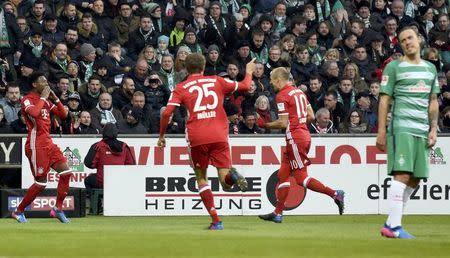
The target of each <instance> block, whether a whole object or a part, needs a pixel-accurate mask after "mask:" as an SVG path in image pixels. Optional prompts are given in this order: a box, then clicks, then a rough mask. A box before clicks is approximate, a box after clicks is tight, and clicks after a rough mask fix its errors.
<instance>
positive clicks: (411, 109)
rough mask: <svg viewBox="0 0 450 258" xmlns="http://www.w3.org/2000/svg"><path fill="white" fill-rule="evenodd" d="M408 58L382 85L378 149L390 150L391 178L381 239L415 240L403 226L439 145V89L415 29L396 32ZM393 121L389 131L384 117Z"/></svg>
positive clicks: (399, 62) (388, 70) (390, 68)
mask: <svg viewBox="0 0 450 258" xmlns="http://www.w3.org/2000/svg"><path fill="white" fill-rule="evenodd" d="M398 39H399V44H400V46H401V47H402V49H403V53H404V57H402V58H400V59H398V60H395V61H392V62H391V63H389V64H388V65H387V66H386V67H385V69H384V71H383V77H382V81H381V90H380V95H381V96H380V102H379V109H378V121H379V124H378V136H377V143H376V144H377V147H378V148H379V149H380V150H382V151H384V150H386V146H387V154H388V158H387V163H388V174H389V175H391V176H393V177H394V178H393V180H392V183H391V187H390V189H389V193H388V202H389V216H388V218H387V220H386V223H385V224H384V227H383V228H382V229H381V235H382V236H384V237H389V238H406V239H408V238H415V237H414V236H413V235H411V234H410V233H408V232H407V231H406V230H405V229H403V227H402V215H403V211H404V208H405V206H406V203H407V201H408V200H409V197H410V195H411V193H412V192H413V190H414V189H415V188H416V187H417V186H418V185H419V183H420V180H421V179H424V178H428V164H429V151H430V148H431V147H433V146H434V145H435V143H436V138H437V120H438V114H439V106H438V102H437V95H436V94H437V93H439V86H438V80H437V74H436V68H435V66H434V65H433V64H431V63H429V62H427V61H425V60H423V59H421V58H420V43H421V40H420V38H419V36H418V32H417V30H416V29H415V28H413V27H405V28H403V29H402V30H401V31H400V32H399V34H398ZM389 108H391V112H392V119H391V121H390V123H389V125H388V128H387V133H386V127H387V124H386V118H387V113H388V109H389Z"/></svg>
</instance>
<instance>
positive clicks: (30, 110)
mask: <svg viewBox="0 0 450 258" xmlns="http://www.w3.org/2000/svg"><path fill="white" fill-rule="evenodd" d="M22 105H23V106H24V109H25V113H27V114H28V115H30V116H32V117H34V118H36V117H38V116H40V115H41V109H42V108H43V107H44V105H45V99H44V98H40V99H39V102H38V103H37V104H36V105H32V104H31V102H30V100H29V99H26V100H24V102H23V104H22Z"/></svg>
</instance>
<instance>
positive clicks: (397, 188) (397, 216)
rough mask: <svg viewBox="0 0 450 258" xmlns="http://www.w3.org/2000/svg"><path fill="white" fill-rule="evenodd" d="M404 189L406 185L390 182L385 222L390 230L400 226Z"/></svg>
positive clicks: (394, 181)
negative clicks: (387, 214)
mask: <svg viewBox="0 0 450 258" xmlns="http://www.w3.org/2000/svg"><path fill="white" fill-rule="evenodd" d="M405 189H406V185H405V184H404V183H402V182H400V181H396V180H392V183H391V187H390V188H389V194H388V202H389V216H388V218H387V221H386V224H387V225H388V226H390V227H391V228H395V227H398V226H401V225H402V215H403V204H404V202H403V199H404V194H405ZM408 198H409V195H408Z"/></svg>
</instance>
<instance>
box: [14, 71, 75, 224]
mask: <svg viewBox="0 0 450 258" xmlns="http://www.w3.org/2000/svg"><path fill="white" fill-rule="evenodd" d="M29 80H30V83H31V85H32V89H31V91H30V93H28V94H27V95H26V96H25V97H23V99H22V109H21V110H22V111H21V112H22V115H23V116H24V117H25V122H26V125H27V128H28V137H27V141H26V144H25V155H26V156H27V158H28V160H29V162H30V165H31V172H32V173H33V177H34V180H35V182H34V184H32V185H31V186H30V188H28V191H27V193H26V195H25V197H24V198H23V200H22V201H21V202H20V204H19V206H18V207H17V209H16V210H15V211H14V212H13V213H12V214H11V217H12V218H14V219H15V220H17V221H18V222H19V223H27V222H28V221H27V219H26V217H25V214H24V210H25V208H26V207H27V206H28V205H30V204H31V203H32V202H33V201H34V199H35V198H36V196H37V195H38V194H39V193H40V192H42V191H43V190H44V189H45V187H46V186H47V174H48V172H49V171H50V168H53V169H54V170H56V172H58V174H59V182H58V190H57V192H58V194H57V196H56V205H55V207H53V208H52V210H51V211H50V215H51V216H52V217H56V218H57V219H58V220H59V221H61V222H62V223H69V222H70V221H69V219H68V218H66V215H65V214H64V212H63V210H62V204H63V201H64V199H65V198H66V196H67V192H68V190H69V180H70V177H71V175H72V170H71V169H70V168H69V166H68V164H67V160H66V158H65V157H64V155H63V154H62V152H61V150H60V149H59V147H58V146H57V145H56V144H54V143H53V141H52V139H51V138H50V125H51V116H50V115H51V114H53V115H56V116H58V117H60V118H61V119H65V118H66V117H67V111H66V109H65V108H64V106H63V105H62V104H61V101H60V100H59V99H58V97H57V96H56V95H55V93H54V92H53V91H52V90H51V89H50V86H49V85H48V81H47V78H45V75H44V73H42V72H34V73H32V74H31V75H30V78H29Z"/></svg>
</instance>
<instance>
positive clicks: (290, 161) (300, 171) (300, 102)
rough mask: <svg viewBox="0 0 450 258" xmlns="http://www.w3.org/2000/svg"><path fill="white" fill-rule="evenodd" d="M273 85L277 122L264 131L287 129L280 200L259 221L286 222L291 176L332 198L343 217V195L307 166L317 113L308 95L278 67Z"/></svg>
mask: <svg viewBox="0 0 450 258" xmlns="http://www.w3.org/2000/svg"><path fill="white" fill-rule="evenodd" d="M270 83H271V84H272V85H273V88H274V90H275V91H277V92H278V93H277V96H276V102H277V107H278V119H277V120H275V121H273V122H269V123H266V124H264V125H262V127H263V128H270V129H286V150H285V151H284V153H283V159H282V162H281V167H280V169H279V171H278V189H277V198H278V200H277V205H276V207H275V211H274V212H272V213H269V214H265V215H260V216H259V218H260V219H263V220H268V221H273V222H275V223H281V222H282V221H283V209H284V207H285V202H286V199H287V197H288V194H289V190H290V187H291V183H290V181H289V180H290V179H289V178H290V176H291V174H292V175H293V176H294V178H295V181H296V182H297V184H299V185H303V187H305V188H308V189H311V190H313V191H315V192H319V193H323V194H326V195H328V196H330V197H331V198H333V200H334V202H335V203H336V204H337V206H338V208H339V214H340V215H342V213H343V212H344V191H342V190H337V191H335V190H333V189H331V188H329V187H327V186H325V185H323V184H322V183H321V182H320V181H319V180H317V179H315V178H312V177H310V176H309V175H308V170H307V166H309V165H310V161H309V159H308V156H307V155H308V152H309V148H310V146H311V135H310V134H309V130H308V126H307V124H308V123H310V122H311V121H313V120H314V111H313V110H312V108H311V105H310V104H309V102H308V99H307V97H306V95H305V94H304V93H303V91H301V90H300V89H298V88H296V87H294V86H292V85H291V84H290V83H289V71H288V70H287V69H286V68H285V67H278V68H275V69H274V70H273V71H272V73H271V75H270Z"/></svg>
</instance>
